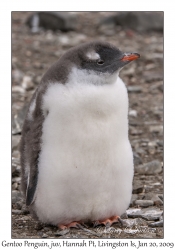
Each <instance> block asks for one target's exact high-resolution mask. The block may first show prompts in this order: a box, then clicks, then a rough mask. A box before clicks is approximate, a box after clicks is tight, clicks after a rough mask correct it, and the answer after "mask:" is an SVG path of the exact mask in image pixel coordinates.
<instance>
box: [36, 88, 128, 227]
mask: <svg viewBox="0 0 175 250" xmlns="http://www.w3.org/2000/svg"><path fill="white" fill-rule="evenodd" d="M89 88H90V91H89V93H88V91H87V90H88V89H89ZM96 88H98V87H97V86H95V88H94V87H88V86H87V89H86V90H85V89H84V88H83V90H82V89H80V90H79V91H78V92H77V91H75V90H71V91H70V89H67V90H66V87H62V88H61V87H59V86H58V87H57V86H55V88H53V90H54V91H53V92H54V94H53V96H52V98H51V99H50V98H48V99H47V96H46V99H45V104H44V105H45V107H48V110H49V114H48V116H47V117H46V119H45V121H44V124H43V135H42V147H41V153H40V157H39V165H38V168H39V175H38V184H37V191H36V199H35V203H34V209H35V212H36V214H37V216H38V218H39V219H40V220H41V221H42V222H45V223H51V224H54V225H57V224H61V223H62V224H67V223H70V222H71V221H87V220H91V221H94V220H99V219H106V218H108V217H111V216H113V215H121V214H122V213H124V212H125V210H126V209H127V207H128V205H129V202H130V198H131V192H132V178H133V156H132V150H131V147H130V143H129V141H128V137H127V126H128V125H127V116H126V115H125V116H126V118H123V119H122V115H121V117H120V114H117V109H116V107H115V105H114V104H115V102H116V100H115V98H116V93H115V95H114V96H115V98H113V91H114V89H113V88H112V87H111V88H110V87H108V88H104V90H103V88H102V90H101V92H100V91H99V89H98V90H96ZM112 89H113V90H112ZM49 91H51V90H49ZM84 91H85V92H84ZM55 93H57V95H58V96H57V98H55ZM60 94H62V96H61V97H60ZM109 94H110V95H111V96H109ZM93 95H96V98H95V99H94V98H93V99H92V100H91V99H90V97H92V96H93ZM107 95H108V96H107ZM66 98H67V100H66ZM93 100H94V103H92V101H93ZM116 104H117V103H116ZM47 105H48V106H47ZM108 109H109V110H108ZM110 109H111V111H110ZM115 109H116V110H115ZM109 111H110V112H109ZM125 116H124V117H125ZM118 119H119V120H118Z"/></svg>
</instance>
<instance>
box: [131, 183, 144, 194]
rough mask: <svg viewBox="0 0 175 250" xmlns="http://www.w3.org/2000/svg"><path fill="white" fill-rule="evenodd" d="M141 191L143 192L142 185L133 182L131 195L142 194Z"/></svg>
mask: <svg viewBox="0 0 175 250" xmlns="http://www.w3.org/2000/svg"><path fill="white" fill-rule="evenodd" d="M143 191H144V186H143V184H142V183H140V182H138V181H137V182H136V181H134V183H133V190H132V193H133V194H139V193H143Z"/></svg>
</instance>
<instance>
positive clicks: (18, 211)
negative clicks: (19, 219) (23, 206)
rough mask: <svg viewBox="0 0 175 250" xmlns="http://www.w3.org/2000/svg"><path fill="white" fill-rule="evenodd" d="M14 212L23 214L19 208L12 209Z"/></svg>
mask: <svg viewBox="0 0 175 250" xmlns="http://www.w3.org/2000/svg"><path fill="white" fill-rule="evenodd" d="M12 214H22V212H21V210H18V209H12Z"/></svg>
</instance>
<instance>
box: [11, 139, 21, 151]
mask: <svg viewBox="0 0 175 250" xmlns="http://www.w3.org/2000/svg"><path fill="white" fill-rule="evenodd" d="M20 139H21V136H20V135H15V136H12V151H13V150H17V149H18V145H19V142H20Z"/></svg>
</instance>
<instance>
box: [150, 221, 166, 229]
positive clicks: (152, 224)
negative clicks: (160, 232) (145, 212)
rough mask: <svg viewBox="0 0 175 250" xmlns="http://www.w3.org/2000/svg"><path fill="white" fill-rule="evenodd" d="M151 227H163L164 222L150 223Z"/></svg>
mask: <svg viewBox="0 0 175 250" xmlns="http://www.w3.org/2000/svg"><path fill="white" fill-rule="evenodd" d="M148 226H149V227H163V220H161V221H156V222H153V223H150V224H149V225H148Z"/></svg>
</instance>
